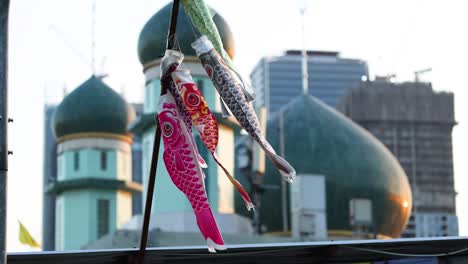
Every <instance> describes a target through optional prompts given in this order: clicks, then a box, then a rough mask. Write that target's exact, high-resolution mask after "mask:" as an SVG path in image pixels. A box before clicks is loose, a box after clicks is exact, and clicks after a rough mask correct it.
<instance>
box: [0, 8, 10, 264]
mask: <svg viewBox="0 0 468 264" xmlns="http://www.w3.org/2000/svg"><path fill="white" fill-rule="evenodd" d="M9 6H10V1H9V0H0V264H4V263H6V201H7V176H8V154H9V152H8V137H7V132H8V130H7V125H8V122H9V119H8V111H7V110H8V104H7V99H8V97H7V96H8V94H7V80H8V78H7V71H8V57H7V55H8V10H9Z"/></svg>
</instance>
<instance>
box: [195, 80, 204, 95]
mask: <svg viewBox="0 0 468 264" xmlns="http://www.w3.org/2000/svg"><path fill="white" fill-rule="evenodd" d="M197 88H198V90H199V91H200V93H201V94H203V88H204V87H203V80H197Z"/></svg>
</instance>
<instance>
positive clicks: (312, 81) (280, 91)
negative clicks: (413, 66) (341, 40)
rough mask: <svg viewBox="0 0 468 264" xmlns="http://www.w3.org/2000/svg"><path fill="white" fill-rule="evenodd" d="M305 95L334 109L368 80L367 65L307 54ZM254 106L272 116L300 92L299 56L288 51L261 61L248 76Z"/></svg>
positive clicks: (317, 53) (335, 54)
mask: <svg viewBox="0 0 468 264" xmlns="http://www.w3.org/2000/svg"><path fill="white" fill-rule="evenodd" d="M307 67H308V83H309V85H308V86H309V87H308V88H309V94H310V95H313V96H315V97H317V98H319V99H320V100H322V101H323V102H325V103H327V104H328V105H330V106H332V107H335V106H336V103H337V102H338V100H339V99H340V97H341V96H343V95H344V94H345V93H346V91H347V89H350V88H352V87H353V86H355V85H358V84H359V83H360V82H361V81H362V79H363V78H367V76H368V68H367V63H366V62H365V61H362V60H357V59H348V58H341V57H340V56H339V53H338V52H325V51H307ZM250 77H251V79H252V84H253V86H254V88H255V92H256V100H255V103H256V106H265V107H266V110H267V111H268V113H270V114H271V113H274V112H276V111H277V110H279V108H280V107H281V106H283V105H285V104H287V103H288V102H290V101H291V100H292V99H293V98H295V97H297V96H300V95H301V94H302V93H303V92H302V56H301V52H300V51H298V50H288V51H286V53H285V54H284V55H282V56H276V57H265V58H262V59H261V60H260V62H259V63H258V64H257V66H255V68H254V70H253V71H252V73H251V75H250Z"/></svg>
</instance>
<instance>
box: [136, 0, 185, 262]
mask: <svg viewBox="0 0 468 264" xmlns="http://www.w3.org/2000/svg"><path fill="white" fill-rule="evenodd" d="M178 14H179V0H174V2H173V3H172V13H171V18H170V22H169V30H168V33H167V44H166V48H167V49H173V48H174V43H175V32H176V27H177V15H178ZM161 82H162V79H161ZM166 93H167V89H166V86H165V85H162V83H161V96H162V95H164V94H166ZM160 145H161V128H160V127H159V122H158V120H157V118H156V132H155V133H154V144H153V154H152V157H151V167H150V175H149V180H148V191H147V192H146V203H145V213H144V217H143V228H142V230H141V241H140V251H139V254H138V259H137V263H140V264H141V263H143V261H144V259H145V252H146V243H147V242H148V229H149V221H150V217H151V207H152V205H153V194H154V185H155V182H156V170H157V168H158V157H159V146H160Z"/></svg>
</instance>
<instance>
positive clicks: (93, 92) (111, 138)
mask: <svg viewBox="0 0 468 264" xmlns="http://www.w3.org/2000/svg"><path fill="white" fill-rule="evenodd" d="M134 115H135V114H134V110H133V108H132V107H131V106H130V105H129V104H127V102H126V101H125V100H124V99H123V98H122V97H121V96H120V95H118V94H117V93H116V92H115V91H113V90H112V89H111V88H110V87H109V86H107V85H106V84H105V83H104V82H103V81H102V80H101V79H100V78H98V77H96V76H91V77H90V78H89V79H88V80H87V81H86V82H84V83H83V84H81V85H80V86H79V87H78V88H76V89H75V90H74V91H73V92H72V93H70V94H69V95H68V96H66V97H65V98H64V100H63V101H62V102H61V103H60V104H59V105H58V107H57V110H56V111H55V114H54V118H53V122H52V123H53V128H54V134H55V137H56V140H57V180H56V182H54V183H53V184H51V185H49V186H48V190H47V192H48V193H50V194H53V195H55V196H56V204H55V206H56V208H55V249H56V250H70V249H80V248H81V247H82V246H84V245H86V244H88V243H90V242H92V241H95V240H97V239H98V238H100V237H102V236H104V235H106V234H107V233H110V232H112V231H114V230H115V229H117V228H119V227H121V226H122V225H123V224H125V223H126V222H127V221H128V220H130V218H131V216H132V192H140V191H141V186H139V184H137V183H134V182H133V181H132V175H131V171H132V170H131V169H132V168H131V142H132V136H131V134H129V133H128V132H127V126H128V124H129V122H131V121H132V120H133V119H134Z"/></svg>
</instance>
